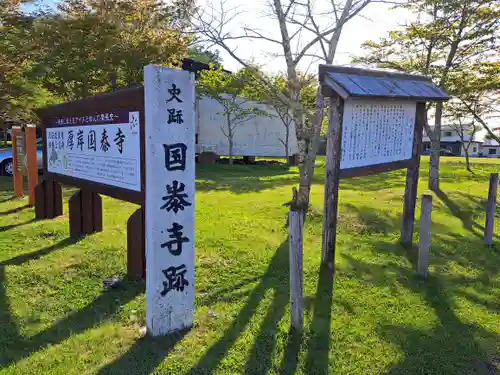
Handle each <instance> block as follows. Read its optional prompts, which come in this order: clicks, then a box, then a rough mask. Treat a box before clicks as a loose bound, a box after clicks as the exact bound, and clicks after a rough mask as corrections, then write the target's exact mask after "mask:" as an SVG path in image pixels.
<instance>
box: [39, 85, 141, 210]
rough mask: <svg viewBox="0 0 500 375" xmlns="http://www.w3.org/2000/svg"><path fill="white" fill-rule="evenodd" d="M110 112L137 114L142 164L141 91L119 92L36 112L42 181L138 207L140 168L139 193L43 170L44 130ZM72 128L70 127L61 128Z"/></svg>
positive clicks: (44, 155)
mask: <svg viewBox="0 0 500 375" xmlns="http://www.w3.org/2000/svg"><path fill="white" fill-rule="evenodd" d="M112 110H122V111H137V112H139V119H140V124H141V125H140V140H141V141H140V158H141V160H144V153H145V149H144V126H143V124H144V88H143V87H137V88H131V89H125V90H120V91H116V92H112V93H106V94H99V95H95V96H92V97H89V98H87V99H83V100H78V101H75V102H68V103H63V104H59V105H56V106H53V107H48V108H44V109H41V110H39V111H38V112H37V114H38V116H39V117H40V120H41V128H42V130H43V135H42V137H43V169H44V178H45V179H48V180H52V181H56V182H59V183H62V184H65V185H70V186H76V187H79V188H81V189H84V190H88V191H90V192H94V193H97V194H104V195H107V196H110V197H113V198H116V199H120V200H124V201H127V202H131V203H136V204H139V205H142V204H143V203H144V181H145V173H144V168H141V191H140V192H137V191H132V190H128V189H124V188H120V187H116V186H111V185H107V184H103V183H99V182H94V181H89V180H86V179H81V178H75V177H71V176H66V175H61V174H57V173H53V172H49V171H48V168H47V164H48V158H47V133H46V130H47V129H51V128H57V127H58V126H55V121H56V119H58V118H74V117H83V116H92V115H96V114H99V113H103V112H109V111H112ZM91 125H93V124H88V123H87V124H79V123H78V124H75V125H74V126H75V127H85V126H91ZM65 126H73V125H65Z"/></svg>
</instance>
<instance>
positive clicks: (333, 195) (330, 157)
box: [322, 97, 344, 270]
mask: <svg viewBox="0 0 500 375" xmlns="http://www.w3.org/2000/svg"><path fill="white" fill-rule="evenodd" d="M330 100H331V102H330V114H329V122H328V136H327V144H326V171H325V201H324V216H323V247H322V262H323V264H324V265H327V266H328V267H329V268H330V269H331V270H335V242H336V238H337V215H338V196H339V183H340V156H341V142H342V121H343V114H344V100H343V99H341V98H340V97H336V98H331V99H330Z"/></svg>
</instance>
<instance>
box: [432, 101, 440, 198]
mask: <svg viewBox="0 0 500 375" xmlns="http://www.w3.org/2000/svg"><path fill="white" fill-rule="evenodd" d="M442 115H443V103H437V104H436V122H435V125H434V129H433V130H432V134H429V135H430V136H431V137H430V138H431V148H432V151H431V160H430V167H429V189H430V190H432V191H438V190H439V152H440V150H441V118H442Z"/></svg>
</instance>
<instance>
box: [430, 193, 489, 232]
mask: <svg viewBox="0 0 500 375" xmlns="http://www.w3.org/2000/svg"><path fill="white" fill-rule="evenodd" d="M435 194H436V195H437V197H438V198H439V199H441V201H442V202H443V203H444V204H445V205H446V207H448V209H449V210H450V212H451V213H452V215H453V216H455V217H456V218H458V219H460V221H461V222H462V225H463V227H464V229H466V230H468V231H469V232H471V233H473V234H474V235H476V236H478V237H481V238H482V237H483V234H484V227H483V226H482V225H480V224H478V223H476V222H475V221H474V215H475V214H476V213H478V211H480V210H483V212H484V205H483V204H482V202H480V203H479V202H478V201H477V200H475V201H472V203H473V204H472V205H467V204H463V203H457V202H458V201H453V200H451V199H450V198H449V197H448V195H447V194H446V193H445V192H444V191H442V190H438V191H436V192H435Z"/></svg>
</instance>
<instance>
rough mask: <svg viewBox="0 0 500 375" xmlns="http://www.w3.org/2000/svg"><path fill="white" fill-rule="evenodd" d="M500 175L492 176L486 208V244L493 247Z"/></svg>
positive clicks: (494, 174)
mask: <svg viewBox="0 0 500 375" xmlns="http://www.w3.org/2000/svg"><path fill="white" fill-rule="evenodd" d="M497 190H498V173H492V174H491V175H490V189H489V191H488V206H487V207H486V224H485V226H484V244H485V245H486V246H492V245H493V229H494V228H495V209H496V206H497V204H496V202H497Z"/></svg>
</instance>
